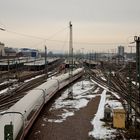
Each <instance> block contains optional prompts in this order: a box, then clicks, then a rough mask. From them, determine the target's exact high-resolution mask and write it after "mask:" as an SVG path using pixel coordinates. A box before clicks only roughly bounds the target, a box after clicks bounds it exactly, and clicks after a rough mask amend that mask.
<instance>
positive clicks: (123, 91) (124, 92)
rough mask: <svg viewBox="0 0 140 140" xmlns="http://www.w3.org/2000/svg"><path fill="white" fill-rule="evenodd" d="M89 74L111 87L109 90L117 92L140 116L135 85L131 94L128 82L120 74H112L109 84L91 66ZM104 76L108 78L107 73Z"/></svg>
mask: <svg viewBox="0 0 140 140" xmlns="http://www.w3.org/2000/svg"><path fill="white" fill-rule="evenodd" d="M102 72H103V70H102ZM103 73H104V72H103ZM87 74H88V75H89V76H90V77H91V78H92V79H93V80H94V81H96V82H97V83H99V84H100V85H102V86H104V87H106V88H109V90H111V91H112V92H117V93H118V94H119V95H120V96H121V97H122V98H123V99H125V100H126V101H127V102H128V104H129V105H130V106H131V107H132V108H133V109H134V110H135V111H136V112H137V114H138V115H139V116H140V102H139V101H138V97H139V95H138V90H137V89H136V88H135V86H132V93H131V95H130V91H129V89H128V82H127V81H125V80H123V78H122V77H121V76H120V75H119V74H117V75H115V76H111V79H110V84H109V85H108V82H107V81H104V80H103V79H101V77H100V76H99V75H96V73H94V72H93V71H91V70H90V69H89V68H87ZM104 76H105V77H106V79H107V78H108V77H107V75H106V74H105V73H104Z"/></svg>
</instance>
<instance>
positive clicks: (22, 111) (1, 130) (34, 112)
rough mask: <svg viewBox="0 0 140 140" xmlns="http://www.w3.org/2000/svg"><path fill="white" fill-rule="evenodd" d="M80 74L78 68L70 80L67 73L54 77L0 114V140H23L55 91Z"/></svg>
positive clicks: (81, 71)
mask: <svg viewBox="0 0 140 140" xmlns="http://www.w3.org/2000/svg"><path fill="white" fill-rule="evenodd" d="M82 74H83V69H82V68H79V69H76V70H75V71H73V76H72V78H71V79H70V78H69V74H68V73H66V74H62V75H60V76H58V77H54V78H53V79H50V80H48V81H47V82H45V83H43V84H42V85H40V86H38V87H37V88H35V89H33V90H31V91H30V92H29V93H28V94H27V95H25V96H24V97H23V98H22V99H21V100H20V101H18V102H17V103H16V104H15V105H13V106H12V107H11V108H10V109H8V110H7V111H6V112H3V113H1V116H0V138H1V140H5V139H6V140H8V139H9V138H10V137H13V139H14V140H15V139H16V140H23V139H24V137H25V135H26V134H27V132H28V131H29V129H30V127H31V126H32V124H33V122H34V121H35V119H36V117H37V116H38V114H39V113H40V111H41V109H42V108H43V106H44V104H45V103H47V102H48V101H49V100H50V99H51V97H52V96H53V95H54V94H55V93H56V92H57V91H59V90H60V89H62V88H63V87H65V86H66V85H68V84H69V83H70V82H73V81H74V80H76V79H78V78H79V77H81V76H82ZM8 127H9V128H8ZM10 128H11V130H10Z"/></svg>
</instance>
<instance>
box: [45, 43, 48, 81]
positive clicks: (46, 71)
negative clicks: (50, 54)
mask: <svg viewBox="0 0 140 140" xmlns="http://www.w3.org/2000/svg"><path fill="white" fill-rule="evenodd" d="M45 75H46V76H45V78H46V79H47V77H48V66H47V47H46V45H45Z"/></svg>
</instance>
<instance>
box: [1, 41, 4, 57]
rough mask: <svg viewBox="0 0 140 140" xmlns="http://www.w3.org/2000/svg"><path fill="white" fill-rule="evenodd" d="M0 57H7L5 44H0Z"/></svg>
mask: <svg viewBox="0 0 140 140" xmlns="http://www.w3.org/2000/svg"><path fill="white" fill-rule="evenodd" d="M0 56H5V51H4V43H1V42H0Z"/></svg>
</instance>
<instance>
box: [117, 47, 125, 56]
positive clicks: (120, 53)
mask: <svg viewBox="0 0 140 140" xmlns="http://www.w3.org/2000/svg"><path fill="white" fill-rule="evenodd" d="M118 55H120V56H124V46H118Z"/></svg>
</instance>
